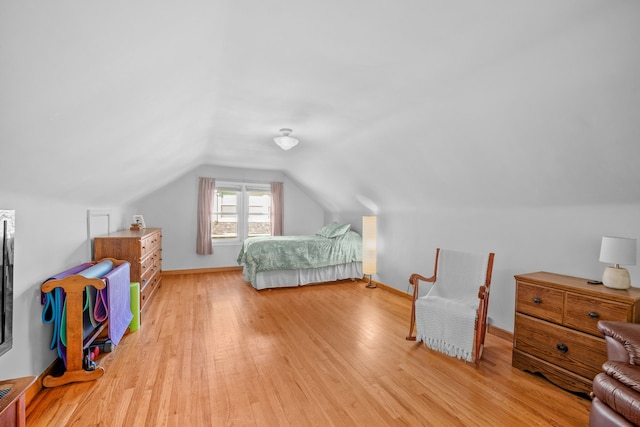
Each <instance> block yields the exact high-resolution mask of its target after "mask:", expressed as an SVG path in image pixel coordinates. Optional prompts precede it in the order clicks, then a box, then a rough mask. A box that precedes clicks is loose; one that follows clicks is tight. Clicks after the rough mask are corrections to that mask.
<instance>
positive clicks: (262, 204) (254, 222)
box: [247, 191, 271, 237]
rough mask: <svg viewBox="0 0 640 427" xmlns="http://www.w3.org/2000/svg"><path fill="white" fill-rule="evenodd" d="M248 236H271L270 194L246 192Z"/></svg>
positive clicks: (266, 192) (267, 192)
mask: <svg viewBox="0 0 640 427" xmlns="http://www.w3.org/2000/svg"><path fill="white" fill-rule="evenodd" d="M247 194H248V196H249V197H248V199H249V209H248V218H247V220H248V224H249V230H248V233H247V234H248V236H249V237H253V236H270V235H271V192H269V191H248V192H247Z"/></svg>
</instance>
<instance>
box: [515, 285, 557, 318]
mask: <svg viewBox="0 0 640 427" xmlns="http://www.w3.org/2000/svg"><path fill="white" fill-rule="evenodd" d="M564 294H565V293H564V292H563V291H559V290H557V289H550V288H545V287H542V286H537V285H531V284H528V283H524V282H517V289H516V311H517V312H520V313H525V314H529V315H531V316H534V317H537V318H540V319H545V320H549V321H550V322H555V323H561V322H562V313H563V307H564Z"/></svg>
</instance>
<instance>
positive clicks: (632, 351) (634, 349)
mask: <svg viewBox="0 0 640 427" xmlns="http://www.w3.org/2000/svg"><path fill="white" fill-rule="evenodd" d="M598 329H599V330H600V332H602V333H603V334H604V336H605V338H606V340H607V355H608V356H610V355H611V356H614V355H613V354H610V353H620V351H617V350H616V348H618V349H619V348H620V347H624V350H625V351H626V352H627V355H628V356H627V357H628V358H627V360H624V361H625V362H627V363H630V364H632V365H640V324H638V323H626V322H612V321H608V320H601V321H600V322H598ZM615 360H620V358H619V356H618V357H615Z"/></svg>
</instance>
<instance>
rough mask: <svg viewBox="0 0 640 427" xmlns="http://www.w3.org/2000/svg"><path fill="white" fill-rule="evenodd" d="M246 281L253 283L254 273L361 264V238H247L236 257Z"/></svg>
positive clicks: (353, 234) (354, 234) (354, 235)
mask: <svg viewBox="0 0 640 427" xmlns="http://www.w3.org/2000/svg"><path fill="white" fill-rule="evenodd" d="M237 261H238V264H240V265H243V266H244V276H245V280H247V281H248V282H251V283H253V282H254V281H255V278H256V273H258V272H260V271H272V270H298V269H304V268H318V267H327V266H330V265H338V264H346V263H350V262H356V261H362V237H361V236H360V234H358V233H357V232H355V231H353V230H350V231H348V232H346V233H345V234H343V235H342V236H339V237H335V238H327V237H322V236H319V235H317V234H314V235H308V236H268V237H250V238H248V239H247V240H245V242H244V244H243V245H242V249H241V250H240V254H238V260H237Z"/></svg>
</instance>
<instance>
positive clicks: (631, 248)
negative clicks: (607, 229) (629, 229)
mask: <svg viewBox="0 0 640 427" xmlns="http://www.w3.org/2000/svg"><path fill="white" fill-rule="evenodd" d="M636 247H637V242H636V239H628V238H626V237H609V236H605V237H603V238H602V245H601V246H600V262H606V263H608V264H623V265H636Z"/></svg>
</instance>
